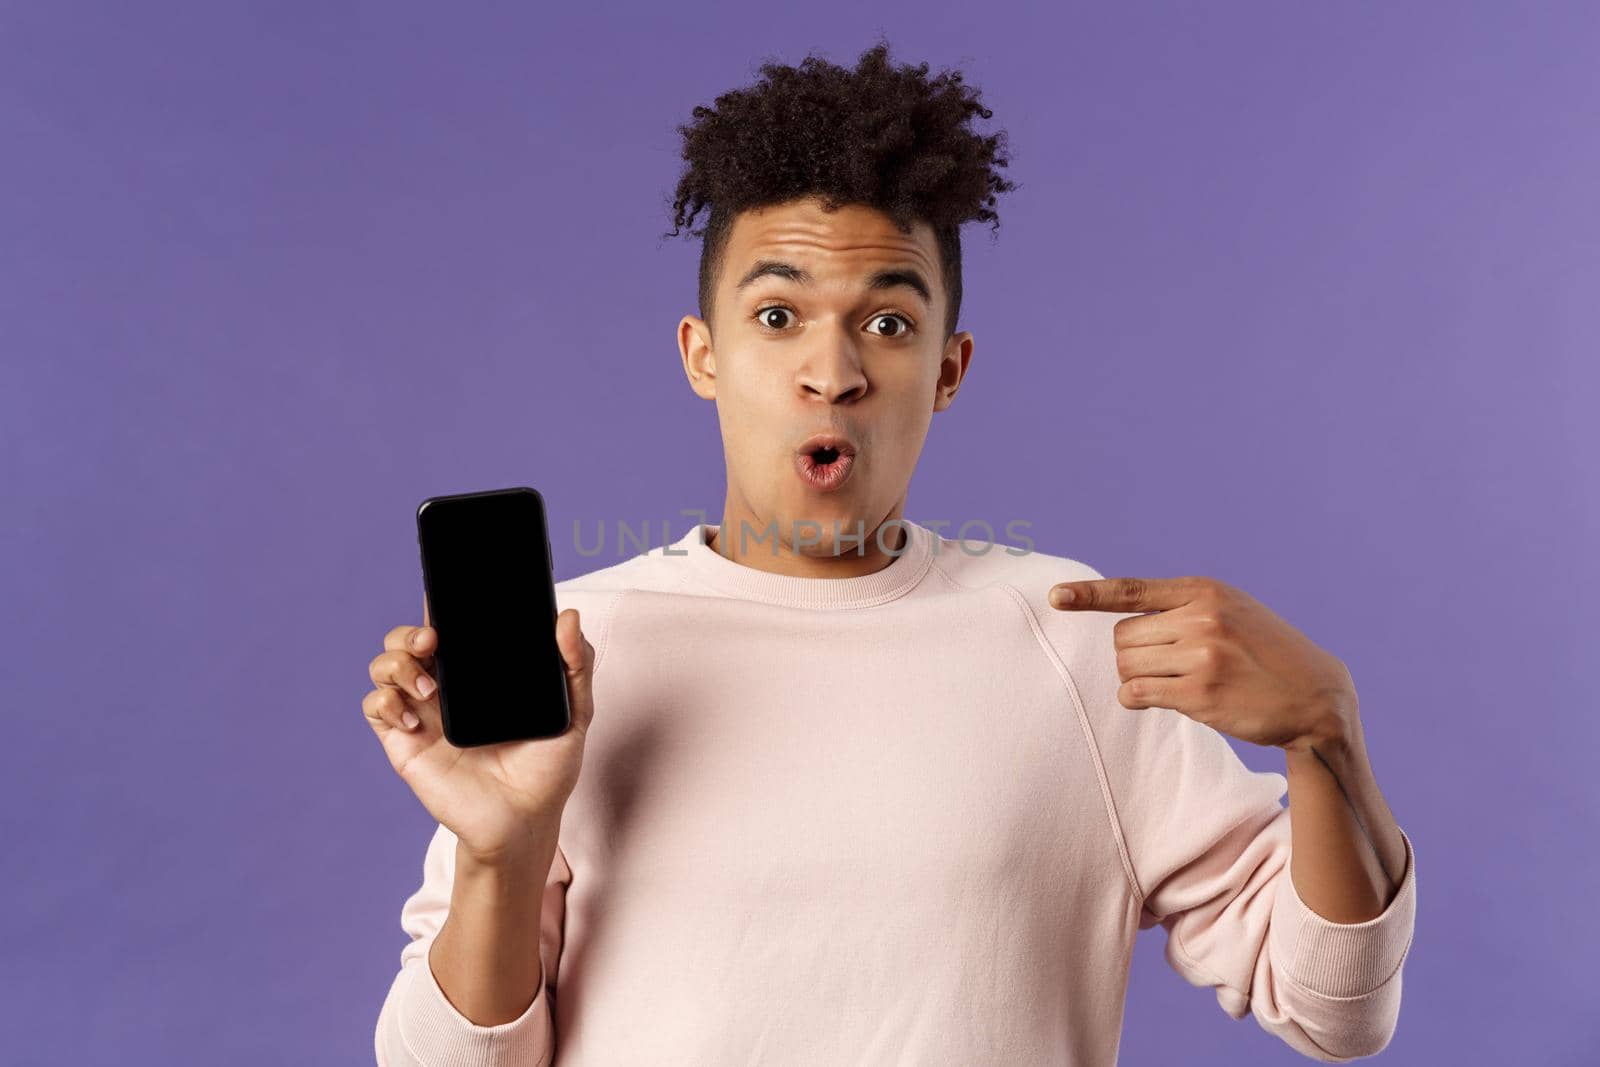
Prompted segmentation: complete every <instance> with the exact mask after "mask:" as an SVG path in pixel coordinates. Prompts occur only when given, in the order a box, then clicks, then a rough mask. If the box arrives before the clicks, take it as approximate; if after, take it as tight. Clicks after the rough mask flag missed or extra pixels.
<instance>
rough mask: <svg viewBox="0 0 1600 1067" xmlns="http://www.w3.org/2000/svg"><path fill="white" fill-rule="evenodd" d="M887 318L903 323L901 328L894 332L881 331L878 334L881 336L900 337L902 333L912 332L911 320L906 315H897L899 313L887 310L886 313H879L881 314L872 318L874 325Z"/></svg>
mask: <svg viewBox="0 0 1600 1067" xmlns="http://www.w3.org/2000/svg"><path fill="white" fill-rule="evenodd" d="M885 319H888V320H890V321H892V322H899V323H900V324H901V328H900V329H898V330H895V331H894V332H893V333H880V334H879V335H878V336H879V337H899V336H900V335H902V334H907V333H910V332H911V320H910V319H908V318H906V317H905V316H904V315H897V314H893V313H888V312H886V313H884V314H882V315H879V316H877V317H875V318H874V319H873V320H872V324H873V326H877V324H878V323H880V322H883V321H884V320H885Z"/></svg>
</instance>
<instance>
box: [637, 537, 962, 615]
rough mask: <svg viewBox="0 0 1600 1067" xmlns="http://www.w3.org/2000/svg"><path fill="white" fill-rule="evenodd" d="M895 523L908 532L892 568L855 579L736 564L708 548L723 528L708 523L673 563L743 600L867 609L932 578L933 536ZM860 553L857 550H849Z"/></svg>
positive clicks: (678, 548)
mask: <svg viewBox="0 0 1600 1067" xmlns="http://www.w3.org/2000/svg"><path fill="white" fill-rule="evenodd" d="M895 521H896V522H898V523H899V524H901V525H902V526H903V527H904V529H905V531H906V543H905V544H904V545H902V546H901V548H900V550H899V554H898V555H894V556H891V557H890V559H889V563H888V565H887V566H885V567H882V568H880V569H878V570H876V571H873V572H872V573H871V574H863V575H858V576H856V577H853V578H801V577H797V576H794V575H789V574H773V573H772V572H770V571H764V570H760V569H758V568H756V567H752V566H750V565H748V564H745V563H735V562H734V561H733V560H731V559H728V558H727V557H726V556H723V555H722V554H721V553H719V552H718V551H717V550H716V549H714V548H712V547H711V546H710V545H709V544H707V541H708V540H709V538H710V537H711V535H712V534H715V533H716V532H717V531H718V530H720V529H721V527H720V526H719V525H718V524H715V523H706V522H702V523H696V524H695V525H694V527H693V528H691V529H690V530H689V532H688V533H686V534H684V535H683V536H682V537H680V538H678V540H677V541H675V542H673V544H672V552H671V553H670V554H668V555H667V558H668V560H669V561H670V563H671V565H672V566H676V567H683V568H686V569H687V570H688V571H689V574H690V577H691V578H692V579H694V580H698V581H700V582H702V583H704V584H705V585H708V586H711V587H712V588H714V589H716V590H718V591H719V592H722V593H726V594H727V595H729V596H732V597H737V598H739V599H742V600H754V601H759V602H761V603H764V604H779V605H783V606H786V607H793V608H812V609H823V610H827V609H834V608H865V607H871V606H872V605H874V604H882V603H885V602H886V601H890V600H894V599H895V598H897V597H900V596H904V595H905V594H906V593H907V592H909V591H910V590H911V589H912V588H913V587H915V586H916V584H917V583H918V582H920V581H921V580H922V578H923V576H924V575H925V574H927V572H928V567H929V565H930V564H931V563H932V561H933V531H932V530H930V529H928V528H927V527H925V526H922V525H919V524H918V523H915V522H912V521H911V520H910V519H905V518H901V519H897V520H895ZM872 536H875V535H873V534H868V537H872ZM886 536H887V535H886ZM751 543H752V544H753V545H755V551H758V552H759V551H766V550H769V549H770V545H771V542H770V540H769V541H766V542H762V543H760V544H756V542H755V540H754V535H752V536H751ZM854 550H855V549H854V547H853V545H852V546H851V547H849V548H847V551H852V552H853V551H854Z"/></svg>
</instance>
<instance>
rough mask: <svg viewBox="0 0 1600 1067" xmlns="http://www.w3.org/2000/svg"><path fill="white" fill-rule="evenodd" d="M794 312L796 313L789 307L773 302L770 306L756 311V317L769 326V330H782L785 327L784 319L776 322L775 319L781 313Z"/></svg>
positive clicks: (762, 323)
mask: <svg viewBox="0 0 1600 1067" xmlns="http://www.w3.org/2000/svg"><path fill="white" fill-rule="evenodd" d="M793 314H794V312H792V311H790V310H789V309H788V308H786V307H783V306H781V305H779V304H773V305H771V306H769V307H764V308H762V309H760V310H759V311H757V312H756V319H757V320H758V321H759V322H760V323H761V325H763V326H765V327H767V328H768V329H769V330H781V329H783V323H782V321H781V320H779V321H778V322H774V321H773V319H775V318H777V317H778V316H780V315H793Z"/></svg>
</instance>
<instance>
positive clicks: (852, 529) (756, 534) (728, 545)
mask: <svg viewBox="0 0 1600 1067" xmlns="http://www.w3.org/2000/svg"><path fill="white" fill-rule="evenodd" d="M899 518H900V509H899V508H898V507H897V508H895V509H894V511H892V512H891V513H890V514H889V515H887V516H885V517H884V520H883V522H884V523H889V522H891V521H893V520H896V519H899ZM741 523H743V524H744V525H743V527H742V534H743V536H741V525H740V524H741ZM779 525H780V524H778V523H775V522H761V521H758V520H756V519H754V518H751V517H749V516H739V517H734V516H733V514H732V513H731V512H730V511H728V510H726V509H725V510H724V511H723V515H722V525H721V526H720V527H718V529H717V532H716V533H714V534H712V535H711V536H710V537H709V538H708V539H707V542H706V543H707V544H708V545H709V546H710V548H711V550H712V551H714V552H716V553H718V554H719V555H721V556H722V557H723V558H725V559H729V560H732V561H733V562H735V563H740V564H743V565H744V566H746V567H754V568H755V569H757V570H760V571H766V572H767V573H769V574H782V575H788V576H790V577H794V578H859V577H861V576H862V575H866V574H873V573H875V572H877V571H881V570H882V569H883V568H885V567H887V566H889V564H891V563H893V562H894V561H895V560H896V559H897V558H899V554H900V553H901V552H903V551H904V549H905V547H906V539H907V537H909V536H910V535H909V534H908V532H907V531H906V529H905V528H904V527H903V526H901V525H899V523H895V525H893V526H890V528H889V529H888V530H886V531H884V533H883V543H884V545H885V548H884V549H883V550H880V549H879V547H878V530H877V529H867V528H866V523H865V521H862V522H861V526H860V527H859V529H861V530H864V531H865V533H864V534H863V536H862V538H861V543H860V544H859V545H858V544H857V543H856V541H855V533H856V531H857V529H858V527H857V526H856V525H855V524H854V523H849V522H844V521H840V522H839V530H838V534H839V541H838V544H837V545H835V544H833V543H832V542H833V537H834V529H833V522H832V521H824V520H821V519H818V520H815V522H814V523H813V522H806V521H803V520H796V521H795V522H794V523H793V527H794V528H793V529H778V526H779ZM880 527H881V524H880ZM724 534H726V536H724ZM808 537H814V538H816V541H815V542H810V541H808V542H807V543H806V544H805V545H804V546H803V547H804V548H806V549H808V550H810V551H811V552H815V553H821V554H819V555H808V554H806V553H805V552H801V551H797V550H796V548H795V547H794V545H793V544H792V543H790V542H791V541H792V540H805V539H806V538H808Z"/></svg>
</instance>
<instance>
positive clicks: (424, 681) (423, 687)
mask: <svg viewBox="0 0 1600 1067" xmlns="http://www.w3.org/2000/svg"><path fill="white" fill-rule="evenodd" d="M417 692H419V693H421V694H422V699H423V700H427V699H428V697H430V696H432V695H433V679H432V678H429V677H428V676H427V675H426V674H423V675H419V676H418V678H417Z"/></svg>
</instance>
